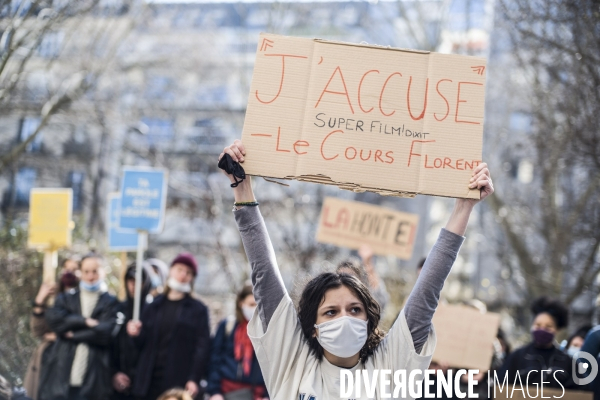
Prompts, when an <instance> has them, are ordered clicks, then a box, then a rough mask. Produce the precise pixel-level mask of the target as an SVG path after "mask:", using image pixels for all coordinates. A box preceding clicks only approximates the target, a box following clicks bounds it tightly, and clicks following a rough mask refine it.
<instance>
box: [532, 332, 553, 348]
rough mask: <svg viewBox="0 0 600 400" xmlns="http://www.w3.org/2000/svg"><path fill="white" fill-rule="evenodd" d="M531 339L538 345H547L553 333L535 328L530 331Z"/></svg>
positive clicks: (550, 341)
mask: <svg viewBox="0 0 600 400" xmlns="http://www.w3.org/2000/svg"><path fill="white" fill-rule="evenodd" d="M531 336H532V338H533V341H534V342H535V343H536V344H538V345H540V346H547V345H549V344H550V343H552V341H553V340H554V333H552V332H548V331H547V330H544V329H536V330H534V331H531Z"/></svg>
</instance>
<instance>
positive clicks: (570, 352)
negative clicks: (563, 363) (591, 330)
mask: <svg viewBox="0 0 600 400" xmlns="http://www.w3.org/2000/svg"><path fill="white" fill-rule="evenodd" d="M580 350H581V347H575V346H571V347H569V348H568V349H567V354H568V355H569V356H571V357H574V356H575V353H577V352H578V351H580Z"/></svg>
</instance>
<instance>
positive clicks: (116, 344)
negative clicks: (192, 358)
mask: <svg viewBox="0 0 600 400" xmlns="http://www.w3.org/2000/svg"><path fill="white" fill-rule="evenodd" d="M135 269H136V266H135V264H133V265H130V266H129V267H128V268H127V271H126V272H125V294H126V295H127V299H125V300H124V301H123V302H121V303H120V306H119V312H118V313H117V327H116V337H115V339H114V340H113V343H112V370H113V372H112V385H113V389H114V391H113V394H112V397H111V399H112V400H133V399H135V397H133V394H131V389H132V382H133V380H134V376H135V368H136V365H137V360H138V358H139V352H138V349H137V347H136V346H135V344H134V342H133V339H132V338H131V337H130V336H129V335H128V334H127V329H126V324H127V322H129V321H131V319H132V318H133V307H134V298H135V278H136V276H135ZM151 290H152V282H151V280H150V274H149V273H148V266H146V265H145V264H144V266H143V268H142V292H141V300H142V301H141V303H140V304H141V311H142V312H143V311H144V309H145V307H146V306H147V304H148V303H147V297H148V296H149V294H150V291H151Z"/></svg>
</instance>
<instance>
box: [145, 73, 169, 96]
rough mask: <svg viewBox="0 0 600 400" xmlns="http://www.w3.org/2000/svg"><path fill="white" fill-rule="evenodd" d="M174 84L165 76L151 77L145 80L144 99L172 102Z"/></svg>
mask: <svg viewBox="0 0 600 400" xmlns="http://www.w3.org/2000/svg"><path fill="white" fill-rule="evenodd" d="M174 89H176V88H175V82H174V81H173V79H171V78H169V77H166V76H152V77H149V78H148V79H147V84H146V97H149V98H151V99H157V100H164V101H173V100H174V99H175V96H174V94H173V92H174Z"/></svg>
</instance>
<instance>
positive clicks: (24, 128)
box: [19, 117, 42, 153]
mask: <svg viewBox="0 0 600 400" xmlns="http://www.w3.org/2000/svg"><path fill="white" fill-rule="evenodd" d="M39 126H40V119H39V118H35V117H25V118H23V121H21V130H20V132H19V141H20V142H24V141H26V140H27V139H28V138H29V137H30V136H31V135H33V133H34V132H35V131H36V129H37V128H38V127H39ZM41 150H42V132H40V133H38V134H37V135H36V137H35V139H33V141H31V142H30V143H29V144H28V145H27V148H26V149H25V151H27V152H28V153H37V152H39V151H41Z"/></svg>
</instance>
